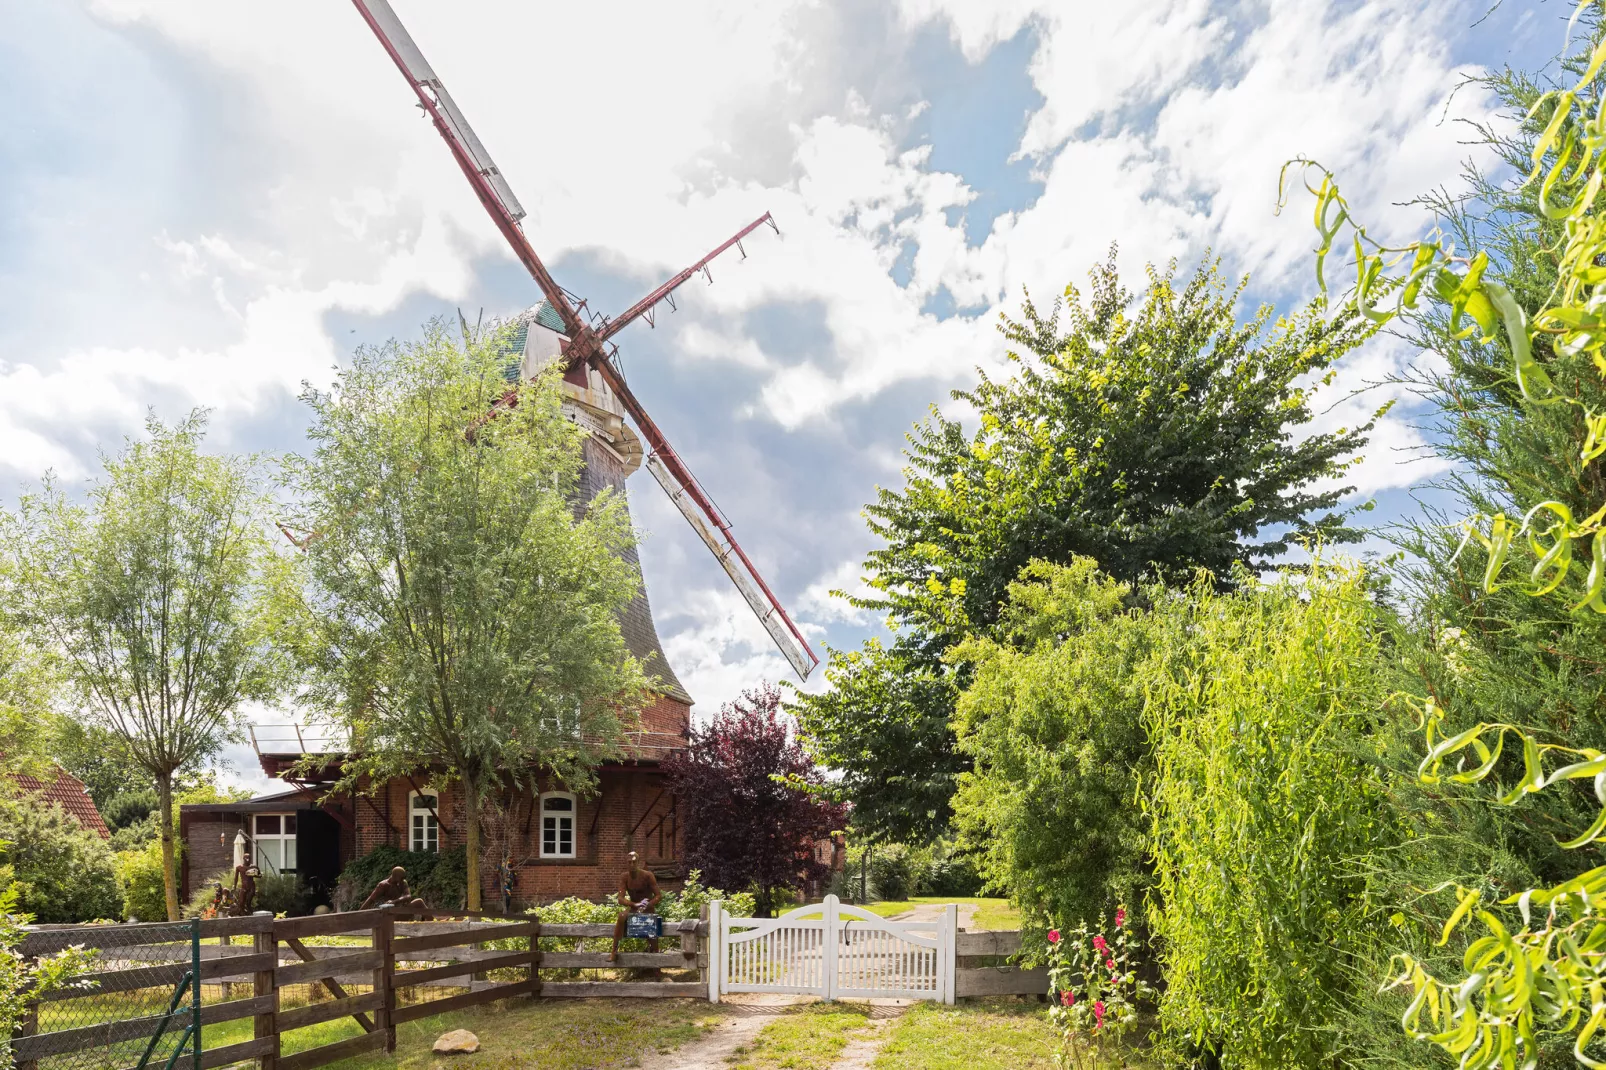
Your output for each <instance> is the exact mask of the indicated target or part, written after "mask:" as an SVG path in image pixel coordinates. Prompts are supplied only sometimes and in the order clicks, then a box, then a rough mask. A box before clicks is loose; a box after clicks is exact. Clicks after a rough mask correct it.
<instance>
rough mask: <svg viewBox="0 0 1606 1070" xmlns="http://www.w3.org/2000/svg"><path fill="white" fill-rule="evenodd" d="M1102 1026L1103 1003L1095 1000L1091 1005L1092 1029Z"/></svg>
mask: <svg viewBox="0 0 1606 1070" xmlns="http://www.w3.org/2000/svg"><path fill="white" fill-rule="evenodd" d="M1103 1024H1104V1001H1103V1000H1102V999H1100V1000H1095V1001H1094V1003H1093V1028H1094V1029H1097V1028H1098V1027H1099V1026H1101V1025H1103Z"/></svg>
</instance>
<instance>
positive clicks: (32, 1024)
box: [11, 955, 39, 1070]
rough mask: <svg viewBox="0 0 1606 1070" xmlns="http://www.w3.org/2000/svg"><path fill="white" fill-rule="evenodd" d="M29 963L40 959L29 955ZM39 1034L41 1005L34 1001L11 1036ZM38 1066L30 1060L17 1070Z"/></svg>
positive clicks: (19, 1064) (31, 1068)
mask: <svg viewBox="0 0 1606 1070" xmlns="http://www.w3.org/2000/svg"><path fill="white" fill-rule="evenodd" d="M27 961H28V962H29V963H30V964H31V963H36V962H38V959H37V958H36V957H35V956H33V955H29V956H27ZM37 1032H39V1003H38V1001H37V1000H34V1001H30V1002H29V1004H28V1006H27V1008H26V1009H25V1010H24V1011H23V1012H22V1020H21V1021H19V1022H18V1023H17V1028H16V1030H15V1031H14V1032H13V1033H12V1034H11V1035H12V1036H13V1037H31V1036H33V1035H34V1034H35V1033H37ZM38 1065H39V1064H38V1063H36V1062H34V1061H33V1060H32V1059H28V1060H26V1061H21V1062H18V1063H17V1064H16V1070H36V1068H37V1067H38Z"/></svg>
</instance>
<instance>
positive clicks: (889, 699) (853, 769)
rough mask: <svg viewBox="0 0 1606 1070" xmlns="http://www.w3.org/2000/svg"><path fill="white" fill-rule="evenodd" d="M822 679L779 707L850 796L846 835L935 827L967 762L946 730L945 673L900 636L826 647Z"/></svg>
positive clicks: (894, 837) (921, 833)
mask: <svg viewBox="0 0 1606 1070" xmlns="http://www.w3.org/2000/svg"><path fill="white" fill-rule="evenodd" d="M825 681H826V684H827V685H828V687H827V689H826V690H825V691H822V692H820V693H818V694H802V693H797V695H796V701H795V702H794V703H792V704H791V705H790V706H789V707H788V708H789V709H790V710H791V712H792V713H794V714H795V715H796V716H797V718H798V723H799V726H800V728H801V730H802V733H803V739H804V742H805V744H806V745H807V746H808V747H809V749H810V750H811V751H812V752H814V753H815V754H816V755H817V756H819V758H820V760H821V761H822V762H824V763H826V764H827V765H830V766H831V767H832V768H834V769H837V770H838V771H839V772H840V773H841V779H840V781H838V782H837V790H838V792H839V793H840V794H841V795H842V796H843V797H844V798H847V799H851V800H852V801H853V828H854V833H855V835H856V836H861V837H864V838H866V839H869V840H872V841H875V842H879V843H897V842H900V841H918V840H921V839H925V838H927V837H929V836H935V835H939V834H941V833H942V831H943V830H945V829H947V827H948V824H949V822H950V821H951V820H952V817H953V810H952V807H951V800H952V798H953V793H954V788H955V785H956V783H957V780H958V777H959V774H960V773H961V772H962V771H963V770H964V769H965V768H966V766H967V764H968V763H967V762H966V760H965V758H964V756H963V755H961V754H960V753H958V752H957V751H956V750H955V749H954V747H953V734H952V733H951V732H950V731H949V728H948V722H949V720H950V719H951V718H952V716H953V707H954V694H955V690H954V680H953V676H952V673H951V672H949V671H948V670H947V668H946V667H944V666H941V665H936V666H933V665H930V664H925V663H923V662H922V660H921V659H920V657H919V656H918V655H917V654H916V653H915V652H914V651H913V650H912V649H911V647H910V645H909V644H908V643H907V642H898V643H896V644H894V645H893V646H892V647H890V648H889V647H885V646H883V645H882V644H881V641H880V640H879V639H870V640H868V641H867V642H866V643H865V644H864V646H863V647H862V648H861V649H859V650H849V651H832V653H831V656H830V658H829V660H828V661H827V662H826V666H825Z"/></svg>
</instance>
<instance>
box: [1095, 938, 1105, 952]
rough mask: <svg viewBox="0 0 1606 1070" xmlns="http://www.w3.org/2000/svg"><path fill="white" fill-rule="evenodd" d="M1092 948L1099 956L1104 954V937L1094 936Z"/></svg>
mask: <svg viewBox="0 0 1606 1070" xmlns="http://www.w3.org/2000/svg"><path fill="white" fill-rule="evenodd" d="M1093 947H1094V949H1095V950H1096V951H1098V953H1099V954H1101V955H1102V954H1104V947H1105V944H1104V937H1102V936H1095V937H1094V938H1093Z"/></svg>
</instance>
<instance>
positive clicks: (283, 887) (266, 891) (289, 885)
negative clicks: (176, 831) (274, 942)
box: [157, 855, 311, 918]
mask: <svg viewBox="0 0 1606 1070" xmlns="http://www.w3.org/2000/svg"><path fill="white" fill-rule="evenodd" d="M157 857H158V859H159V858H160V857H161V856H160V855H158V856H157ZM219 884H221V885H223V887H224V888H226V889H228V888H232V887H233V885H234V871H233V870H224V871H223V872H222V873H217V874H214V875H213V876H212V877H210V878H209V879H207V880H206V881H203V882H202V883H201V884H199V885H197V886H196V888H195V891H194V892H192V893H191V895H190V901H189V902H188V903H186V904H185V905H184V916H185V917H186V918H204V917H207V916H209V915H208V911H209V910H210V909H211V907H212V903H213V901H214V897H215V895H216V889H217V886H218V885H219ZM251 909H252V910H253V911H255V910H266V911H268V912H269V913H272V914H283V915H286V916H287V917H292V918H293V917H297V916H299V915H302V914H305V913H307V912H308V911H309V910H310V909H311V896H310V895H309V894H308V892H307V886H306V883H305V882H303V881H302V879H301V878H300V877H299V876H297V875H296V874H294V873H264V874H262V875H261V876H259V877H258V878H257V895H256V903H255V904H253V906H252V907H251Z"/></svg>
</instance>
